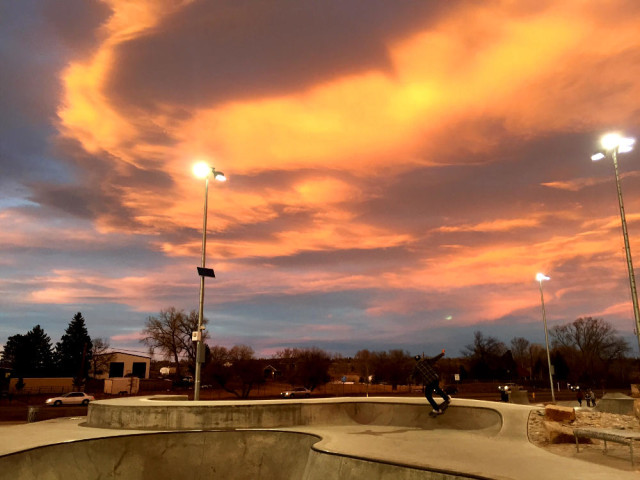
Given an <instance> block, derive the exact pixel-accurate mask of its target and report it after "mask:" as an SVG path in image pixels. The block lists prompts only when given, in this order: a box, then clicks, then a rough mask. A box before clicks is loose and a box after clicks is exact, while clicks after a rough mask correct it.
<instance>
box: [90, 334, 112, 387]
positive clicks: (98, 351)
mask: <svg viewBox="0 0 640 480" xmlns="http://www.w3.org/2000/svg"><path fill="white" fill-rule="evenodd" d="M92 341H93V356H92V357H91V374H92V376H93V377H94V378H95V377H96V375H101V374H103V373H105V372H108V371H109V365H110V363H111V361H112V360H113V357H114V354H113V353H111V352H109V350H110V349H111V346H110V345H109V339H107V338H95V339H93V340H92Z"/></svg>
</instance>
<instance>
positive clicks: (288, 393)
mask: <svg viewBox="0 0 640 480" xmlns="http://www.w3.org/2000/svg"><path fill="white" fill-rule="evenodd" d="M280 396H281V397H282V398H295V397H310V396H311V390H309V389H308V388H304V387H298V388H294V389H293V390H285V391H284V392H280Z"/></svg>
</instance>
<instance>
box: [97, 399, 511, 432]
mask: <svg viewBox="0 0 640 480" xmlns="http://www.w3.org/2000/svg"><path fill="white" fill-rule="evenodd" d="M430 411H431V409H430V408H429V407H427V406H425V405H424V401H422V402H398V401H389V400H381V399H375V400H374V399H349V400H344V399H323V400H316V399H314V400H310V401H305V400H298V401H295V402H291V401H277V400H276V401H244V402H242V401H238V402H190V401H186V400H184V399H182V398H179V399H178V400H172V399H170V397H138V398H136V399H123V400H108V401H98V402H92V403H91V404H90V405H89V413H88V417H87V426H89V427H97V428H118V429H145V430H149V429H152V430H163V431H166V430H173V431H175V430H181V431H184V430H212V429H245V428H257V429H261V428H291V427H296V426H313V425H318V426H321V425H339V426H348V425H378V426H397V427H408V428H418V429H424V430H434V429H454V430H466V431H473V432H474V433H479V434H483V435H488V436H493V435H497V434H499V433H500V432H501V430H502V427H503V417H502V415H501V413H500V412H499V411H498V410H496V409H492V408H483V407H477V406H467V405H456V406H451V407H449V409H448V411H447V413H446V414H445V415H442V416H439V417H436V418H433V417H431V416H430V415H429V412H430Z"/></svg>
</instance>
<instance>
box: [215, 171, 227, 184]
mask: <svg viewBox="0 0 640 480" xmlns="http://www.w3.org/2000/svg"><path fill="white" fill-rule="evenodd" d="M213 178H215V179H216V180H217V181H219V182H226V181H227V177H225V176H224V173H222V172H215V173H214V174H213Z"/></svg>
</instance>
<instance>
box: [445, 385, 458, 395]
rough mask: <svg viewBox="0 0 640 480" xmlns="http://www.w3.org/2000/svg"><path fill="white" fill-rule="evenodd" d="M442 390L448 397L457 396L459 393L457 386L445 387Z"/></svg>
mask: <svg viewBox="0 0 640 480" xmlns="http://www.w3.org/2000/svg"><path fill="white" fill-rule="evenodd" d="M442 390H444V393H446V394H447V395H455V394H456V393H458V387H457V386H456V385H445V386H444V387H443V388H442Z"/></svg>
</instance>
